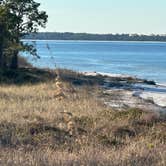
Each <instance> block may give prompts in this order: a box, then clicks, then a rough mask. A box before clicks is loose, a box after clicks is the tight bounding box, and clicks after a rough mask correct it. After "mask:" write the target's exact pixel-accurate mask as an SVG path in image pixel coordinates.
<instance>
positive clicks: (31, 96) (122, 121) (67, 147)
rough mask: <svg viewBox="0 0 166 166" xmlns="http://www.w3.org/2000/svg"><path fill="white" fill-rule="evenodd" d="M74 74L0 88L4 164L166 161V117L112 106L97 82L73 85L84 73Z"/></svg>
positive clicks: (150, 164)
mask: <svg viewBox="0 0 166 166" xmlns="http://www.w3.org/2000/svg"><path fill="white" fill-rule="evenodd" d="M65 74H67V71H65ZM68 75H69V76H70V77H68V79H66V81H65V78H66V77H64V78H63V79H62V80H58V81H59V82H60V83H59V84H57V82H56V81H50V82H47V83H38V84H26V85H20V86H18V85H3V86H2V85H1V86H0V115H1V116H0V165H15V166H17V165H20V166H24V165H36V166H37V165H43V166H44V165H45V166H46V165H48V166H53V165H66V166H68V165H76V166H77V165H78V166H79V165H89V166H91V165H92V166H95V165H103V166H106V165H108V166H111V165H112V166H119V165H122V166H123V165H124V166H126V165H131V166H142V165H144V166H146V165H147V166H165V165H166V146H165V143H166V132H165V131H166V123H165V120H163V119H160V118H159V117H158V115H156V114H154V113H149V112H144V111H142V110H138V109H130V110H126V111H118V112H117V111H115V110H112V109H110V108H108V107H107V106H106V105H104V104H103V103H102V101H100V99H99V98H98V97H97V96H98V95H97V94H98V93H100V89H98V88H97V87H96V86H95V85H89V86H88V85H81V86H78V85H77V86H73V85H72V84H71V81H70V80H71V78H72V77H77V81H78V80H79V77H80V76H79V75H77V76H75V75H74V73H72V72H70V73H68ZM69 78H70V79H69ZM57 85H58V86H61V88H60V91H63V94H64V96H63V97H60V96H58V95H57V91H58V87H57ZM58 93H59V92H58Z"/></svg>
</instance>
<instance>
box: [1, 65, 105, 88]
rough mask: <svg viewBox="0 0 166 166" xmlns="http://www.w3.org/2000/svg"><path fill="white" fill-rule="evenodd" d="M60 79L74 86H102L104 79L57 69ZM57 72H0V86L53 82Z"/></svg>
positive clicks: (27, 70) (35, 69)
mask: <svg viewBox="0 0 166 166" xmlns="http://www.w3.org/2000/svg"><path fill="white" fill-rule="evenodd" d="M57 70H58V73H59V75H60V79H61V80H62V81H65V82H69V83H71V84H73V85H76V86H82V85H89V86H91V85H103V84H104V79H103V77H101V76H95V77H93V76H85V75H83V74H80V73H77V72H74V71H72V70H67V69H57ZM56 73H57V72H56V71H55V70H51V69H39V68H33V67H31V68H19V69H17V70H11V69H5V70H0V84H7V85H10V84H15V85H22V84H37V83H41V82H50V81H54V80H55V78H56V77H57V74H56Z"/></svg>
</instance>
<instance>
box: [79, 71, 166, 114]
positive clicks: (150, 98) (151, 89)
mask: <svg viewBox="0 0 166 166" xmlns="http://www.w3.org/2000/svg"><path fill="white" fill-rule="evenodd" d="M82 74H84V75H86V76H94V77H96V76H101V77H103V79H105V82H106V83H105V87H104V88H105V89H106V90H105V92H106V93H110V94H112V93H118V94H119V93H120V94H121V95H122V94H123V98H124V101H123V102H127V98H128V97H129V96H130V98H131V100H132V101H133V103H132V102H131V103H132V104H133V106H134V104H135V105H136V106H137V101H135V99H136V98H137V99H136V100H139V99H141V100H143V101H142V103H143V102H145V103H146V102H147V103H151V106H150V107H151V109H152V107H153V105H154V107H156V109H157V107H158V109H159V110H162V111H165V112H166V85H163V84H162V85H161V84H158V83H156V82H154V81H150V80H145V79H139V78H137V77H132V76H130V75H123V74H109V73H101V72H99V73H98V72H83V73H82ZM104 77H108V78H104ZM112 78H117V79H122V80H121V81H120V82H121V83H122V84H121V86H116V85H115V84H116V81H115V83H114V86H110V85H109V84H110V82H111V79H112ZM109 79H110V80H109ZM131 79H133V81H131V82H129V81H130V80H131ZM117 83H119V82H118V80H117ZM125 93H126V94H125ZM127 95H129V96H127ZM121 102H122V101H121ZM110 103H111V102H110ZM110 103H109V101H108V102H107V104H109V105H110ZM145 103H144V104H145ZM112 104H113V103H112ZM121 104H122V103H120V102H119V105H121ZM132 104H130V103H129V105H130V106H132Z"/></svg>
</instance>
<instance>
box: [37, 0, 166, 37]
mask: <svg viewBox="0 0 166 166" xmlns="http://www.w3.org/2000/svg"><path fill="white" fill-rule="evenodd" d="M36 1H37V2H40V3H41V9H43V10H46V11H47V13H48V15H49V22H48V24H47V28H46V29H44V30H43V29H42V30H40V31H58V32H90V33H140V34H142V33H143V34H152V33H154V34H166V0H36Z"/></svg>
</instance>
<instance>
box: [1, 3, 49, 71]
mask: <svg viewBox="0 0 166 166" xmlns="http://www.w3.org/2000/svg"><path fill="white" fill-rule="evenodd" d="M39 7H40V3H37V2H35V1H34V0H0V69H6V68H12V69H17V67H18V54H19V52H29V53H30V54H32V55H34V56H37V53H36V49H35V48H34V46H33V45H29V44H25V43H23V42H22V41H21V39H22V38H23V37H24V36H25V35H28V34H29V33H36V32H37V31H38V27H45V24H46V22H47V17H48V16H47V15H46V12H44V11H39Z"/></svg>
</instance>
